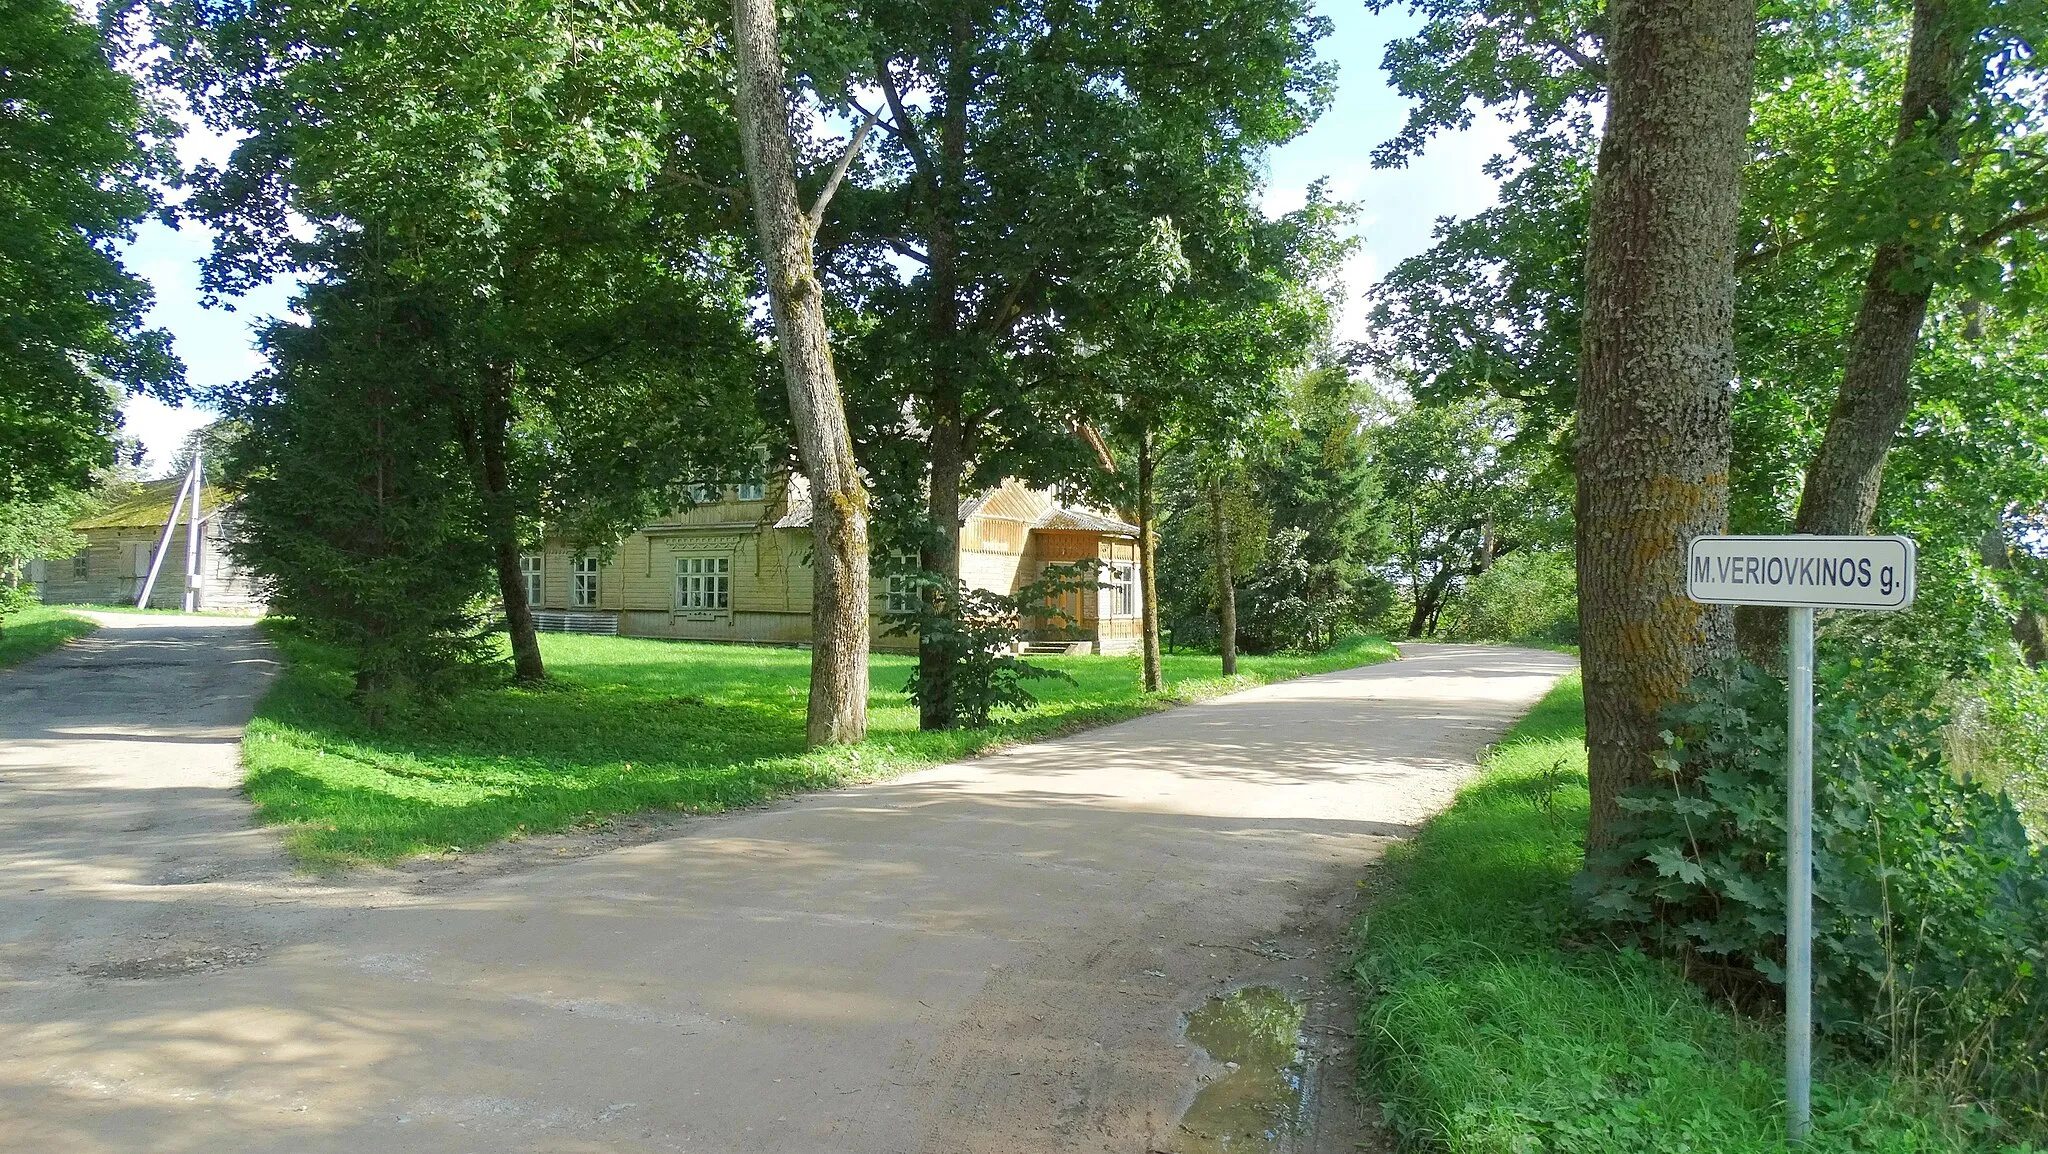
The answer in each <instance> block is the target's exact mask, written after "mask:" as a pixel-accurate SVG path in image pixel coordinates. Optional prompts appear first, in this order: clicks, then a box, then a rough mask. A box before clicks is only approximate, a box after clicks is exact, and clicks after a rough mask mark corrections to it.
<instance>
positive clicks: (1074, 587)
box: [889, 562, 1101, 729]
mask: <svg viewBox="0 0 2048 1154" xmlns="http://www.w3.org/2000/svg"><path fill="white" fill-rule="evenodd" d="M1098 578H1099V566H1098V565H1097V564H1095V563H1090V562H1076V563H1074V564H1071V565H1049V566H1047V567H1046V570H1045V572H1044V574H1042V575H1041V576H1040V577H1039V578H1038V579H1037V580H1036V581H1032V582H1030V583H1028V584H1026V585H1023V586H1021V587H1019V588H1018V590H1017V591H1016V592H1015V593H1010V594H1003V593H994V592H991V591H989V590H987V589H977V588H975V587H974V586H972V585H968V584H967V583H965V582H956V583H954V585H953V588H952V591H951V592H950V593H949V594H948V595H947V597H946V598H945V601H944V603H945V604H946V605H947V608H948V609H949V610H950V612H937V611H934V609H933V608H932V606H933V604H934V603H935V601H937V600H939V599H936V598H933V597H931V596H929V595H928V592H929V591H930V590H931V589H932V588H933V587H934V586H935V585H936V584H937V582H938V581H939V578H938V576H937V575H936V574H933V573H931V572H929V571H919V572H917V573H916V574H913V575H911V576H910V578H909V588H910V589H912V590H914V591H916V592H917V593H918V594H919V596H918V598H917V603H918V606H919V608H918V610H917V611H916V612H912V613H897V614H891V615H890V625H889V632H890V633H891V634H893V635H895V636H898V637H916V638H917V639H918V641H919V648H920V650H921V651H922V652H926V653H931V654H935V655H937V656H938V658H939V659H940V660H942V661H944V662H945V663H946V665H947V667H948V669H949V672H950V675H951V676H950V680H949V686H950V689H949V691H950V692H951V693H952V695H953V708H954V710H955V711H956V715H957V719H956V724H960V725H966V726H968V727H970V728H974V729H981V728H984V727H986V726H987V725H988V724H989V718H990V717H991V716H992V715H993V714H994V713H995V711H997V710H999V709H1009V710H1017V711H1022V710H1027V709H1030V708H1031V707H1032V706H1034V705H1036V704H1038V699H1037V698H1036V697H1033V696H1032V695H1031V692H1030V691H1029V690H1027V689H1025V688H1024V683H1025V682H1027V681H1038V680H1043V679H1046V678H1054V679H1062V678H1063V679H1065V680H1067V681H1069V682H1071V681H1072V680H1073V678H1072V677H1069V676H1068V675H1067V674H1065V673H1062V672H1061V671H1059V670H1057V669H1051V668H1048V667H1046V666H1043V665H1037V664H1033V663H1032V662H1029V661H1024V660H1021V659H1020V658H1019V657H1018V656H1017V651H1018V647H1019V645H1020V644H1021V643H1022V642H1023V641H1024V640H1025V638H1026V636H1027V635H1028V634H1029V633H1030V629H1031V624H1030V622H1031V619H1032V618H1041V619H1043V618H1045V617H1046V616H1047V608H1046V607H1047V606H1051V605H1057V604H1059V603H1060V600H1061V598H1062V597H1063V595H1065V594H1067V593H1070V592H1075V591H1079V590H1085V591H1087V592H1088V593H1091V594H1092V593H1093V592H1095V591H1096V590H1097V589H1099V588H1101V582H1100V581H1099V579H1098ZM1052 617H1053V622H1052V623H1053V625H1054V628H1055V629H1056V630H1057V629H1058V628H1060V627H1063V626H1065V625H1067V624H1069V623H1068V622H1067V621H1066V620H1065V619H1064V617H1063V616H1061V615H1060V614H1059V613H1058V612H1057V611H1053V613H1052ZM903 691H904V692H905V693H908V694H909V695H910V696H911V699H912V700H914V701H917V702H918V703H919V705H920V709H921V710H922V707H923V704H924V701H925V697H926V695H927V694H929V693H930V692H931V686H930V685H929V684H928V683H927V681H926V680H925V678H924V673H923V669H922V667H921V666H920V668H919V671H918V672H916V673H912V674H911V675H910V680H909V681H908V682H906V683H905V684H904V686H903Z"/></svg>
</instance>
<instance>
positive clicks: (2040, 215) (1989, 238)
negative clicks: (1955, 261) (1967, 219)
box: [1970, 205, 2048, 248]
mask: <svg viewBox="0 0 2048 1154" xmlns="http://www.w3.org/2000/svg"><path fill="white" fill-rule="evenodd" d="M2043 221H2048V205H2042V206H2041V207H2039V208H2030V209H2028V210H2027V211H2025V212H2016V213H2014V214H2012V215H2011V216H2008V217H2006V218H2005V219H2004V220H2001V221H1999V222H1998V223H1997V224H1995V225H1992V226H1991V227H1990V228H1987V229H1985V230H1984V231H1983V232H1980V233H1978V234H1977V235H1976V236H1973V237H1971V238H1970V247H1971V248H1983V247H1985V246H1986V245H1992V244H1997V243H1998V242H1999V241H2001V240H2004V239H2005V238H2006V237H2008V236H2011V235H2012V234H2013V233H2016V232H2018V231H2019V230H2021V229H2023V228H2027V227H2029V226H2032V225H2036V224H2040V223H2042V222H2043Z"/></svg>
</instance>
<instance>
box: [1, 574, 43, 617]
mask: <svg viewBox="0 0 2048 1154" xmlns="http://www.w3.org/2000/svg"><path fill="white" fill-rule="evenodd" d="M42 603H43V599H42V598H41V597H38V596H37V595H36V587H35V586H33V585H28V584H22V585H8V584H6V583H4V582H0V618H4V617H6V616H7V615H8V614H9V613H19V612H21V611H22V610H24V609H26V608H28V607H29V606H31V605H40V604H42Z"/></svg>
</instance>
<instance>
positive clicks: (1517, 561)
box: [1437, 550, 1579, 645]
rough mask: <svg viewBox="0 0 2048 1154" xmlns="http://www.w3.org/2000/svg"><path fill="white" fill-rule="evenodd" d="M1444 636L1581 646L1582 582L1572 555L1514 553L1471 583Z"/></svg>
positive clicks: (1448, 612)
mask: <svg viewBox="0 0 2048 1154" xmlns="http://www.w3.org/2000/svg"><path fill="white" fill-rule="evenodd" d="M1437 632H1438V634H1439V635H1440V636H1442V637H1444V638H1446V639H1449V640H1455V641H1521V642H1528V643H1532V644H1539V645H1576V644H1578V641H1579V582H1578V574H1577V572H1576V571H1575V569H1574V567H1573V561H1572V555H1571V554H1570V553H1568V552H1563V551H1560V550H1541V551H1532V552H1527V553H1510V554H1508V555H1507V556H1505V557H1502V558H1501V559H1500V560H1498V561H1496V562H1494V563H1493V565H1492V566H1491V567H1490V568H1488V569H1487V570H1486V571H1485V572H1483V573H1480V574H1478V575H1477V576H1475V577H1472V578H1470V579H1468V580H1467V581H1466V582H1465V588H1464V591H1463V592H1462V593H1460V594H1458V595H1457V596H1455V597H1453V598H1452V600H1451V603H1450V604H1449V605H1447V606H1445V607H1444V615H1443V620H1442V622H1441V623H1440V624H1439V625H1438V627H1437Z"/></svg>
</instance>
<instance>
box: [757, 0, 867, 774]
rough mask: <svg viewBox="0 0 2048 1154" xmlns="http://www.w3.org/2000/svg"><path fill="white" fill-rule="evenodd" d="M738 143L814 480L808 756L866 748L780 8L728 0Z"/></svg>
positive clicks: (833, 422)
mask: <svg viewBox="0 0 2048 1154" xmlns="http://www.w3.org/2000/svg"><path fill="white" fill-rule="evenodd" d="M732 14H733V31H734V36H733V42H734V46H735V48H736V50H737V56H738V65H739V77H738V79H739V84H738V99H737V100H736V102H735V105H734V111H735V112H736V113H737V115H738V117H739V128H740V145H741V149H742V151H743V153H744V155H745V161H746V168H747V183H748V186H749V189H750V192H751V196H750V198H749V199H750V200H751V201H752V202H753V208H754V223H755V226H756V228H757V229H758V230H759V232H760V237H761V259H762V263H763V264H764V265H765V266H766V272H767V281H768V301H769V306H770V309H771V311H772V313H773V315H774V319H775V334H776V342H775V343H776V351H777V352H778V354H779V355H780V357H781V359H782V375H783V379H784V381H785V383H786V384H787V386H788V391H789V414H790V421H791V424H792V425H794V426H795V430H796V442H797V451H798V453H799V454H800V455H801V456H802V458H803V463H804V473H805V475H806V476H807V477H809V479H810V482H811V538H812V558H813V560H812V580H811V694H810V701H809V706H808V709H807V711H806V717H805V725H804V729H805V736H806V740H807V741H808V742H809V744H810V745H812V746H813V747H815V746H821V745H841V744H846V743H850V742H855V741H859V740H860V739H861V738H863V737H865V736H866V735H867V723H868V493H867V488H866V486H865V485H864V484H863V483H862V481H861V476H860V470H859V468H858V467H857V466H856V465H855V463H854V458H853V437H852V435H851V433H850V432H849V431H848V429H847V424H846V406H845V404H844V402H843V401H842V400H841V398H840V393H839V378H838V375H837V373H836V372H835V370H834V368H833V365H832V345H831V339H830V334H829V333H828V331H827V330H826V327H825V304H824V293H823V290H822V289H821V288H820V286H819V284H818V277H817V267H816V262H815V257H814V255H813V247H812V246H813V241H814V239H815V238H814V237H813V236H812V234H811V224H810V218H809V215H808V214H806V213H805V212H804V211H803V208H802V206H801V205H800V203H799V202H798V200H797V192H796V167H795V161H794V160H793V159H792V156H791V150H790V142H789V98H788V95H787V93H786V92H785V91H784V89H783V76H782V42H781V33H780V31H779V30H778V28H777V27H776V6H775V0H733V5H732Z"/></svg>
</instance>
